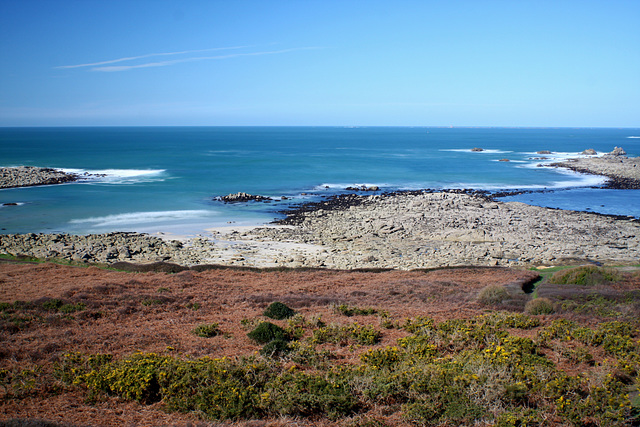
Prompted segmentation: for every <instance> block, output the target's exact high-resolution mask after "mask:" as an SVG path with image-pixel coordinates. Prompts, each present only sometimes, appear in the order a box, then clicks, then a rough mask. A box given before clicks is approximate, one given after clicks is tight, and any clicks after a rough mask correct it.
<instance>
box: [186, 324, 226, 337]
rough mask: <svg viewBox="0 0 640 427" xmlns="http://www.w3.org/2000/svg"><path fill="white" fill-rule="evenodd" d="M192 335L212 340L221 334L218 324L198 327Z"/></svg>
mask: <svg viewBox="0 0 640 427" xmlns="http://www.w3.org/2000/svg"><path fill="white" fill-rule="evenodd" d="M191 333H192V334H194V335H197V336H199V337H202V338H211V337H215V336H217V335H220V334H221V332H220V329H218V324H217V323H211V324H208V325H198V326H196V327H195V328H194V329H193V330H192V331H191Z"/></svg>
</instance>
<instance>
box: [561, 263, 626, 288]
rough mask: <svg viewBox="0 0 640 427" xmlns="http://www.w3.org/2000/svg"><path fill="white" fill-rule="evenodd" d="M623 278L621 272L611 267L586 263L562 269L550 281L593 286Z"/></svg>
mask: <svg viewBox="0 0 640 427" xmlns="http://www.w3.org/2000/svg"><path fill="white" fill-rule="evenodd" d="M621 278H622V276H621V274H620V273H619V272H617V271H616V270H613V269H610V268H602V267H596V266H595V265H586V266H581V267H576V268H570V269H568V270H560V271H558V272H556V273H554V274H553V275H552V276H551V277H550V278H549V283H553V284H555V285H582V286H593V285H598V284H606V283H611V282H617V281H619V280H620V279H621Z"/></svg>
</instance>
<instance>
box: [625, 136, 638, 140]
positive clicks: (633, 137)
mask: <svg viewBox="0 0 640 427" xmlns="http://www.w3.org/2000/svg"><path fill="white" fill-rule="evenodd" d="M627 138H631V139H640V136H628V137H627Z"/></svg>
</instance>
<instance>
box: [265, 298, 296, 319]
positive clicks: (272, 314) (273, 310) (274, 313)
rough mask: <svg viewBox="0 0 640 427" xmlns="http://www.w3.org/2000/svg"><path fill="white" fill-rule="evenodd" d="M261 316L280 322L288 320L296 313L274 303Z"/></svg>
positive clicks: (283, 305) (279, 303) (280, 304)
mask: <svg viewBox="0 0 640 427" xmlns="http://www.w3.org/2000/svg"><path fill="white" fill-rule="evenodd" d="M262 314H263V315H264V316H266V317H269V318H271V319H276V320H282V319H288V318H289V317H291V316H293V315H294V314H296V312H295V311H294V310H293V309H291V308H289V307H288V306H287V305H286V304H283V303H281V302H278V301H276V302H272V303H271V304H269V306H268V307H267V308H266V309H265V310H264V312H263V313H262Z"/></svg>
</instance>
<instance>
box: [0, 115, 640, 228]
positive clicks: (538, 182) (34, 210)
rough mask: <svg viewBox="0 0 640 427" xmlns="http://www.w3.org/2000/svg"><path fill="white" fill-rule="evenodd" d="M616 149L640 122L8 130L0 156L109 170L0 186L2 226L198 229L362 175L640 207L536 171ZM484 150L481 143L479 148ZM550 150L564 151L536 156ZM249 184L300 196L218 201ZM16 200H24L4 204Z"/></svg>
mask: <svg viewBox="0 0 640 427" xmlns="http://www.w3.org/2000/svg"><path fill="white" fill-rule="evenodd" d="M615 146H621V147H623V148H624V149H625V150H626V151H627V153H628V154H629V155H630V156H638V155H640V129H628V128H627V129H601V128H598V129H569V128H562V129H524V128H522V129H521V128H421V127H411V128H410V127H354V128H346V127H122V128H118V127H105V128H98V127H96V128H91V127H89V128H86V127H78V128H0V166H18V165H30V166H42V167H52V168H60V169H64V170H67V171H72V172H77V173H84V172H88V173H92V174H103V175H105V176H101V177H94V178H92V179H88V180H86V181H81V182H75V183H69V184H63V185H53V186H40V187H28V188H17V189H5V190H0V233H25V232H34V233H40V232H43V233H53V232H68V233H82V234H84V233H102V232H109V231H139V232H149V233H155V232H158V231H162V232H166V233H175V234H187V235H195V234H199V233H203V232H204V230H205V229H207V228H210V227H217V226H224V225H228V224H230V223H231V224H234V225H257V224H263V223H266V222H269V221H272V220H273V219H274V218H276V217H280V216H281V215H279V214H278V213H277V211H279V210H282V209H284V208H286V207H287V206H288V205H290V204H294V203H300V202H302V201H313V200H314V199H317V198H318V197H321V196H326V195H330V194H337V193H341V192H344V189H345V187H347V186H353V185H368V186H370V185H376V186H379V187H380V188H381V190H382V191H394V190H404V189H422V188H438V189H441V188H474V189H486V190H491V191H497V190H515V189H529V190H542V189H551V190H553V191H547V192H541V193H527V194H522V195H519V196H514V197H509V198H507V199H506V200H518V201H522V202H525V203H530V204H535V205H540V206H549V207H558V208H563V209H574V210H590V211H594V212H601V213H607V214H618V215H632V216H636V217H640V193H639V192H638V190H604V189H596V188H592V187H594V186H598V185H600V184H601V183H602V181H603V180H602V178H600V177H593V176H584V175H578V174H575V173H571V172H567V171H563V170H559V169H553V168H545V167H538V165H539V164H542V163H548V162H551V161H553V160H558V159H563V158H568V157H576V156H577V155H579V153H580V152H582V151H583V150H585V149H587V148H594V149H595V150H596V151H598V152H599V153H601V152H602V153H604V152H609V151H611V150H613V148H614V147H615ZM474 147H479V148H483V149H484V151H481V152H473V151H471V149H472V148H474ZM540 150H550V151H552V152H553V154H552V155H551V156H549V155H547V156H542V155H539V154H536V152H537V151H540ZM540 157H547V158H548V159H547V160H540ZM501 159H509V160H510V161H509V162H504V161H502V162H501V161H499V160H501ZM239 191H244V192H247V193H252V194H260V195H264V196H272V197H274V198H277V199H279V198H280V197H281V196H287V198H289V200H285V201H276V200H274V202H272V203H243V204H223V203H221V202H219V201H215V200H214V198H215V197H216V196H221V195H226V194H229V193H236V192H239ZM7 203H17V204H18V205H17V206H11V205H10V206H2V205H4V204H7Z"/></svg>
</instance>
